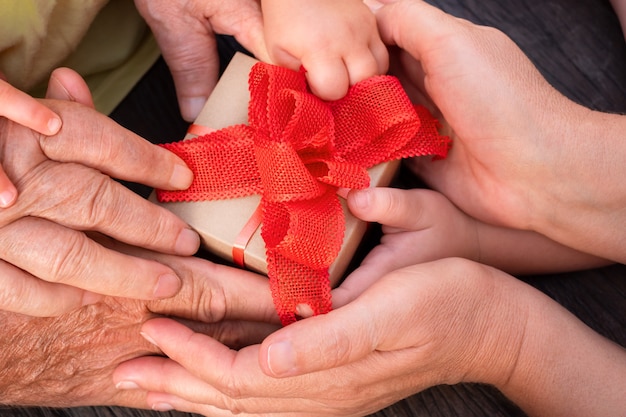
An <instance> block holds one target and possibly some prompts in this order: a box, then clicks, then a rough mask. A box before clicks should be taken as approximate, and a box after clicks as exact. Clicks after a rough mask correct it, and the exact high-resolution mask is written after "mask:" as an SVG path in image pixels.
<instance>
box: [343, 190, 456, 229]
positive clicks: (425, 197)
mask: <svg viewBox="0 0 626 417" xmlns="http://www.w3.org/2000/svg"><path fill="white" fill-rule="evenodd" d="M451 204H452V203H450V202H449V201H448V200H447V199H446V198H445V197H443V196H442V195H441V194H439V193H437V192H435V191H431V190H426V189H413V190H401V189H397V188H382V187H381V188H368V189H365V190H351V191H350V193H349V194H348V207H349V208H350V211H351V212H352V214H354V215H355V216H356V217H358V218H360V219H361V220H365V221H370V222H377V223H380V224H382V225H385V226H388V227H394V228H399V229H403V230H423V229H426V228H429V227H431V226H432V225H433V224H434V223H435V222H436V220H437V219H438V218H440V217H441V216H442V215H445V213H447V212H448V209H449V207H450V206H451Z"/></svg>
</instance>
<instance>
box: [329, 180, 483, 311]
mask: <svg viewBox="0 0 626 417" xmlns="http://www.w3.org/2000/svg"><path fill="white" fill-rule="evenodd" d="M347 202H348V207H349V208H350V211H351V212H352V214H354V215H355V216H356V217H358V218H360V219H362V220H365V221H369V222H377V223H380V224H382V225H383V233H384V235H383V237H382V238H381V241H380V244H379V245H378V246H376V247H375V248H374V249H372V251H371V252H370V253H369V254H368V255H367V256H366V258H365V259H364V260H363V262H362V264H361V266H360V267H359V268H358V269H356V270H355V271H354V272H353V273H352V274H350V276H348V277H347V278H346V280H345V281H344V283H343V284H342V285H341V286H340V287H338V288H337V289H335V290H334V292H333V302H335V303H339V304H343V303H345V302H346V299H348V300H349V299H352V298H354V297H356V296H358V294H360V293H361V292H362V291H363V290H365V289H366V288H368V287H369V286H370V285H371V284H373V283H374V282H375V281H377V280H378V279H379V278H381V277H383V276H385V275H386V274H387V273H389V272H391V271H394V270H396V269H399V268H403V267H407V266H410V265H414V264H418V263H423V262H428V261H433V260H437V259H441V258H448V257H463V258H467V259H471V260H479V258H480V253H479V252H480V251H479V241H478V230H477V226H478V225H477V223H478V222H476V221H475V220H474V219H473V218H471V217H469V216H467V215H466V214H465V213H463V212H462V211H460V210H459V209H458V208H456V206H454V205H453V204H452V203H451V202H450V200H448V199H447V198H446V197H444V196H443V195H442V194H440V193H438V192H435V191H431V190H426V189H412V190H401V189H396V188H368V189H365V190H351V191H350V193H349V194H348V199H347ZM344 298H345V299H344Z"/></svg>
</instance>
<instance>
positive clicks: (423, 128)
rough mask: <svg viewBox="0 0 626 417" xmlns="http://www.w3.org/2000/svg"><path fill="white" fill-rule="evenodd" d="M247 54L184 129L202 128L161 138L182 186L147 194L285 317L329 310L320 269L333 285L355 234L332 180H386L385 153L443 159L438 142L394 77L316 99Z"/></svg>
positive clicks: (295, 77) (361, 183)
mask: <svg viewBox="0 0 626 417" xmlns="http://www.w3.org/2000/svg"><path fill="white" fill-rule="evenodd" d="M255 62H256V61H255V60H253V59H252V58H248V57H245V56H244V55H241V54H239V55H236V56H235V57H234V58H233V61H232V62H231V64H230V65H229V67H228V68H227V70H226V72H225V73H224V75H223V76H222V78H221V80H220V82H219V84H218V86H217V87H216V89H215V91H214V93H213V94H212V96H211V97H210V98H209V100H208V102H207V105H206V106H205V108H204V110H203V111H202V114H201V116H200V117H199V118H198V120H197V121H196V127H193V129H192V131H195V132H199V133H206V134H204V135H202V136H200V137H198V138H191V139H188V140H185V141H181V142H176V143H173V144H168V145H165V146H166V147H167V148H168V149H170V150H171V151H173V152H174V153H176V154H177V155H179V156H180V157H181V158H182V159H183V160H185V162H187V164H188V165H189V167H190V168H191V169H192V170H193V171H194V174H195V179H194V182H193V184H192V185H191V187H190V188H189V189H188V190H186V191H184V192H170V191H161V190H159V191H157V197H158V199H159V201H161V202H162V203H164V202H178V203H168V204H167V207H168V208H169V209H171V210H172V211H174V212H175V213H177V214H178V215H180V216H181V217H182V218H183V219H184V220H186V221H187V222H188V223H189V224H190V225H191V226H192V227H194V228H195V229H196V230H197V231H198V233H200V235H201V237H202V238H203V240H204V244H205V245H206V246H207V247H208V248H209V249H210V250H213V251H215V252H216V253H217V254H219V255H222V256H224V257H226V258H233V259H238V258H240V260H241V261H242V262H245V264H246V266H249V267H252V268H253V269H255V270H257V271H260V272H267V274H268V276H269V278H270V287H271V289H272V295H273V297H274V301H275V304H276V307H277V311H278V314H279V316H280V318H281V321H282V322H283V324H288V323H291V322H293V321H295V320H296V319H297V316H298V315H297V312H298V309H299V306H300V307H302V306H303V305H307V306H308V307H309V308H310V309H311V310H312V312H313V314H322V313H326V312H328V311H330V309H331V299H330V286H331V284H330V282H331V278H330V277H331V276H330V272H329V271H332V274H333V275H332V282H333V283H336V282H337V281H338V279H339V277H340V276H341V274H343V272H344V270H345V268H346V266H347V264H348V262H349V260H350V257H351V256H352V254H353V253H354V251H355V250H356V247H357V245H358V242H359V240H360V239H361V237H362V235H363V233H364V231H365V225H364V223H363V222H360V221H358V220H356V219H354V218H353V217H352V216H351V215H350V214H349V213H348V212H347V210H346V208H345V205H343V204H342V203H341V202H340V199H339V197H338V196H337V194H336V192H337V189H338V188H364V187H367V186H369V185H371V184H373V185H387V184H388V182H389V181H390V179H391V177H392V176H393V172H394V171H395V168H396V167H397V164H394V163H389V162H388V161H393V160H398V159H400V158H405V157H411V156H416V155H435V156H439V157H443V156H445V155H446V153H447V150H448V147H449V141H448V139H447V138H445V137H442V136H440V135H439V134H438V132H437V121H436V120H435V119H433V118H432V116H430V114H429V113H428V112H427V111H426V110H425V109H424V108H421V107H414V106H413V105H412V104H411V102H410V101H409V99H408V97H407V96H406V94H404V91H403V89H402V87H401V85H400V83H399V82H398V80H396V79H395V78H393V77H389V76H379V77H373V78H370V79H369V80H366V81H363V82H361V83H358V84H356V85H355V86H353V87H351V89H350V91H349V93H348V95H347V96H346V97H345V98H343V99H341V100H338V101H334V102H324V101H322V100H320V99H319V98H317V97H315V96H314V95H313V94H311V93H310V92H309V91H308V89H307V85H306V79H305V76H304V73H303V72H295V71H291V70H288V69H285V68H281V67H276V66H272V65H269V64H262V63H255ZM250 68H252V69H251V70H250ZM248 74H249V77H248ZM246 79H248V80H249V91H250V95H249V96H248V94H247V91H246V90H245V81H244V80H246ZM248 99H249V104H248V112H247V115H246V113H245V110H243V109H244V108H245V106H244V102H245V101H247V100H248ZM246 116H247V117H246ZM224 118H226V119H224ZM246 121H247V124H245V122H246ZM198 126H205V127H206V128H208V129H203V128H202V127H198ZM215 129H219V130H215ZM385 162H386V163H385ZM383 163H384V164H383ZM371 167H374V168H371ZM368 168H371V169H370V171H369V172H368V171H367V169H368ZM370 177H372V181H370ZM251 219H252V220H251ZM255 219H258V220H259V221H262V223H263V225H262V226H261V232H260V238H259V232H258V230H256V231H255V229H257V227H256V224H255V223H254V220H255ZM251 222H252V223H251ZM249 230H250V231H252V232H249ZM242 231H243V232H242ZM245 233H249V234H248V235H245ZM248 239H249V241H248Z"/></svg>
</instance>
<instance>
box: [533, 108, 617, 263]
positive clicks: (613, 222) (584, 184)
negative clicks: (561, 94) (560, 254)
mask: <svg viewBox="0 0 626 417" xmlns="http://www.w3.org/2000/svg"><path fill="white" fill-rule="evenodd" d="M563 102H567V103H563ZM552 114H561V117H560V118H558V117H555V118H554V119H553V122H552V124H551V127H550V128H549V129H547V130H546V133H545V135H546V137H545V140H544V141H542V142H541V143H543V144H544V145H543V146H544V147H545V152H546V154H549V155H550V157H549V158H547V159H546V163H548V164H551V165H552V166H551V167H549V169H547V170H543V171H544V172H547V175H548V176H549V178H543V179H542V180H541V181H540V182H537V184H536V186H535V189H536V192H538V193H539V195H538V196H537V195H536V196H535V197H534V200H535V201H534V202H533V206H534V208H535V210H534V215H533V219H532V221H531V223H532V225H531V228H532V229H533V230H535V231H537V232H539V233H541V234H544V235H546V236H548V237H550V238H551V239H553V240H555V241H557V242H560V243H562V244H564V245H566V246H570V247H573V248H575V249H578V250H580V251H583V252H587V253H592V254H594V255H597V256H600V257H604V258H607V259H612V260H614V261H619V262H622V261H624V260H626V255H625V254H624V251H623V247H624V243H626V242H624V241H623V239H624V238H623V237H621V236H620V235H619V234H618V233H617V231H621V229H622V226H623V224H624V222H626V210H624V207H626V183H625V182H624V181H623V178H624V177H625V176H626V165H625V164H624V162H623V161H624V160H626V147H625V146H624V145H623V144H624V140H626V133H624V132H626V116H622V115H616V114H607V113H601V112H597V111H592V110H589V109H587V108H584V107H583V106H580V105H577V104H575V103H573V102H570V101H569V100H562V101H561V109H560V112H559V113H556V112H552ZM541 184H543V185H541ZM581 236H584V237H585V238H584V239H581ZM620 238H621V240H620Z"/></svg>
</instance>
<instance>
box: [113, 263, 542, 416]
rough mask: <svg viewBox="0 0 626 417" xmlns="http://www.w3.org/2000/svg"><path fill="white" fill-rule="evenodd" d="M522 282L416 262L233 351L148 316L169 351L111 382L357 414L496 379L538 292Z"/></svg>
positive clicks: (149, 330) (507, 368)
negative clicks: (436, 388)
mask: <svg viewBox="0 0 626 417" xmlns="http://www.w3.org/2000/svg"><path fill="white" fill-rule="evenodd" d="M518 287H524V286H523V284H521V283H519V281H516V280H515V279H513V278H511V277H509V276H507V275H505V274H504V273H500V272H498V271H496V270H493V269H490V268H488V267H485V266H481V265H479V264H475V263H472V262H469V261H465V260H459V259H449V260H445V261H439V262H435V263H428V264H422V265H418V266H413V267H410V268H405V269H402V270H398V271H395V272H393V273H391V274H388V275H387V276H385V277H383V278H381V279H380V280H378V281H377V282H376V283H374V284H373V285H372V286H371V287H369V288H368V289H367V290H366V291H365V292H363V293H362V294H361V295H360V296H359V297H358V298H356V299H355V300H354V301H352V302H350V303H349V304H347V305H345V306H341V307H339V308H337V309H336V310H333V311H331V312H330V313H328V314H326V315H321V316H315V317H312V318H308V319H305V320H302V321H299V322H296V323H294V324H292V325H289V326H287V327H285V328H283V329H281V330H279V331H278V332H276V333H273V334H272V335H270V336H269V337H268V338H266V339H265V341H264V342H263V344H262V345H253V346H249V347H245V348H243V349H240V350H238V351H234V350H230V349H229V348H228V347H226V346H224V345H222V344H220V343H219V342H217V341H215V340H213V339H211V338H210V337H206V336H204V335H202V334H200V333H197V332H194V331H193V330H191V329H189V328H187V327H185V326H184V325H182V324H180V323H177V322H175V321H172V320H169V319H155V320H149V321H147V322H146V323H145V324H144V325H143V326H142V332H143V333H144V334H145V337H146V338H148V339H149V340H151V341H153V342H154V343H155V344H156V345H157V346H158V347H159V348H160V349H162V350H163V352H164V353H165V354H166V355H167V356H168V357H169V359H168V358H161V357H144V358H139V359H136V360H132V361H129V362H127V363H124V364H122V365H121V366H120V367H119V368H118V369H117V370H116V371H115V373H114V381H115V383H116V384H118V386H120V387H121V388H126V387H136V386H138V387H140V388H141V389H142V390H147V391H151V393H150V394H148V397H147V399H148V406H149V407H151V408H154V409H158V410H166V409H171V408H172V407H173V408H175V409H177V410H181V411H188V412H195V413H200V414H205V415H211V416H220V415H231V412H234V413H242V415H279V414H280V415H282V414H283V413H284V414H285V415H299V416H302V415H342V416H352V415H355V416H356V415H365V414H368V413H371V412H374V411H376V410H378V409H381V408H383V407H385V406H386V405H389V404H391V403H393V402H395V401H398V400H400V399H401V398H404V397H406V396H408V395H410V394H412V393H415V392H418V391H420V390H423V389H425V388H427V387H431V386H433V385H437V384H442V383H447V384H454V383H457V382H460V381H484V382H490V383H495V384H499V383H503V382H504V381H506V379H507V377H508V376H509V375H510V374H511V372H512V371H513V369H514V363H515V359H516V357H517V354H518V349H519V347H520V343H521V341H522V339H523V334H524V326H525V319H526V317H527V314H528V312H527V311H525V308H526V306H525V304H524V302H519V301H516V300H523V301H526V298H525V294H526V291H532V290H531V289H528V288H525V287H524V288H522V289H521V290H520V288H518ZM495 353H497V354H495ZM487 363H489V366H486V364H487ZM165 393H167V394H165Z"/></svg>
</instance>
